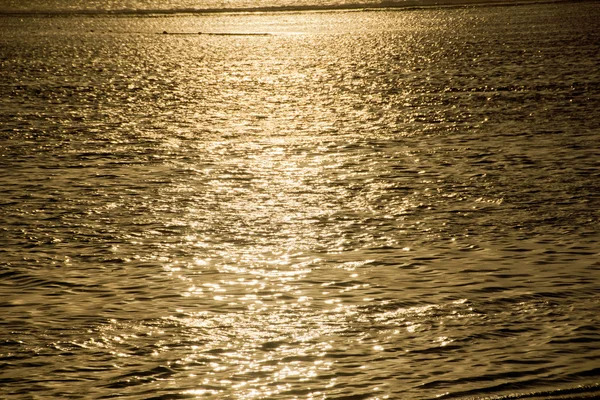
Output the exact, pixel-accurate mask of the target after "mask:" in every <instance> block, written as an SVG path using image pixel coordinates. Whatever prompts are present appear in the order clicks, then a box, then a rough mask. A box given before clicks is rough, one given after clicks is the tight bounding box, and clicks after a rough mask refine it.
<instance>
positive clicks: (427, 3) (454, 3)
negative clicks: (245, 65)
mask: <svg viewBox="0 0 600 400" xmlns="http://www.w3.org/2000/svg"><path fill="white" fill-rule="evenodd" d="M591 1H594V0H406V1H385V2H382V3H376V4H370V3H354V4H327V5H306V6H262V7H240V8H177V9H135V10H133V9H121V10H97V9H89V10H88V9H81V10H68V9H67V10H0V16H16V15H19V16H27V15H33V16H38V15H62V14H66V15H125V16H127V15H174V14H198V15H202V14H254V13H257V14H259V13H293V12H312V11H314V12H327V11H357V10H372V11H378V10H414V9H430V8H448V7H450V8H455V7H479V6H519V5H529V4H552V3H582V2H591Z"/></svg>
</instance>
